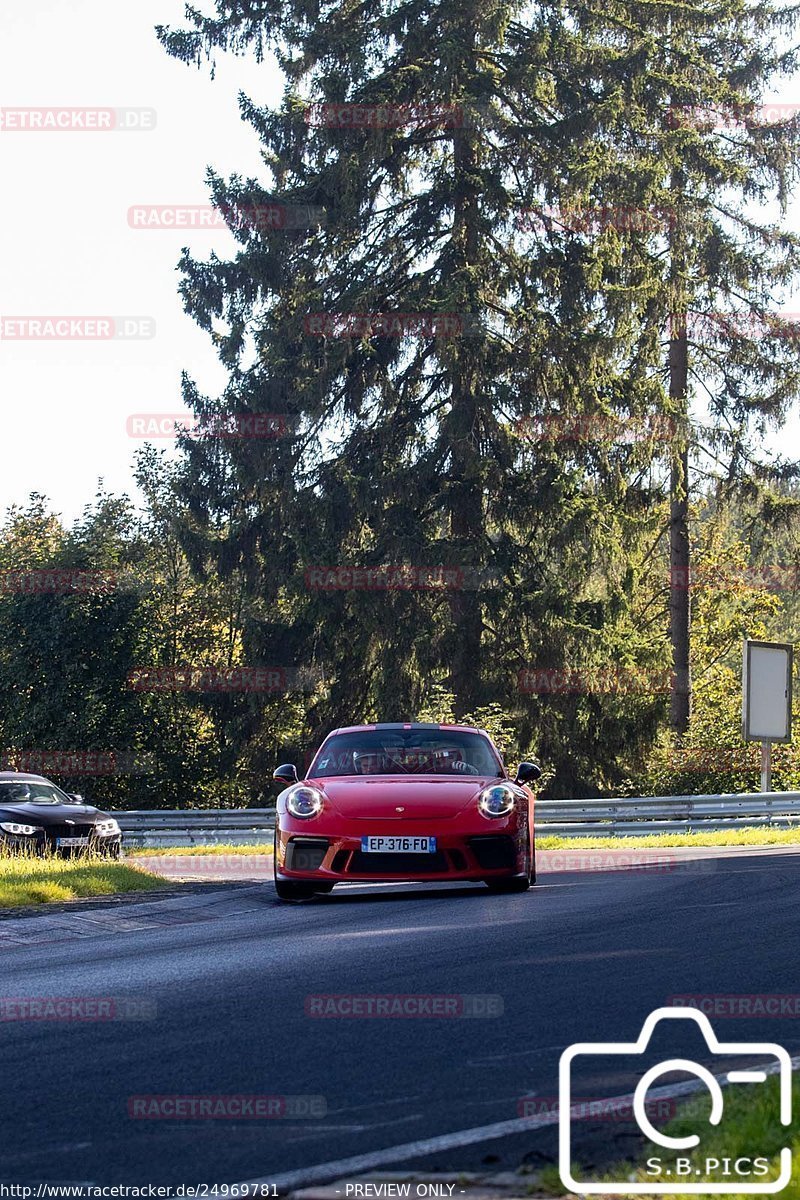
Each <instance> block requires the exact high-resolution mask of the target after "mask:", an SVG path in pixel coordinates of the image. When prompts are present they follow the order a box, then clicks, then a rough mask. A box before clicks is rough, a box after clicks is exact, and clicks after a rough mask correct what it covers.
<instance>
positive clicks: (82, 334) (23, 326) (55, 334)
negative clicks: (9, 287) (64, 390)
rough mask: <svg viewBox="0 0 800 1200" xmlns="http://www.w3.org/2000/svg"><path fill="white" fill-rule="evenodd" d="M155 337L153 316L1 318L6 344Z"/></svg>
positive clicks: (0, 327) (1, 329)
mask: <svg viewBox="0 0 800 1200" xmlns="http://www.w3.org/2000/svg"><path fill="white" fill-rule="evenodd" d="M155 336H156V323H155V320H154V318H153V317H112V316H8V317H0V339H1V340H2V341H5V342H112V341H123V342H125V341H127V342H134V341H148V340H150V339H151V338H154V337H155Z"/></svg>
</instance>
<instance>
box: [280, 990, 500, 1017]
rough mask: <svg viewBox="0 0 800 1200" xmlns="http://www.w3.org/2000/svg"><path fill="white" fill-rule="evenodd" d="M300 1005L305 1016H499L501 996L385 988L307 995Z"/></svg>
mask: <svg viewBox="0 0 800 1200" xmlns="http://www.w3.org/2000/svg"><path fill="white" fill-rule="evenodd" d="M303 1009H304V1011H305V1014H306V1016H307V1017H318V1018H320V1019H323V1020H324V1019H326V1018H327V1019H335V1018H340V1017H347V1018H351V1017H355V1018H361V1017H364V1018H367V1019H372V1018H376V1017H377V1018H394V1019H397V1020H417V1019H425V1018H436V1019H439V1020H441V1019H445V1020H447V1019H451V1020H458V1019H461V1018H475V1017H483V1018H487V1017H502V1015H503V997H502V996H496V995H480V994H476V995H464V994H456V995H444V994H433V995H428V994H419V995H413V994H410V993H400V992H388V993H386V994H384V995H359V994H355V993H351V994H348V993H337V994H327V993H320V994H317V995H312V996H306V998H305V1003H304V1005H303Z"/></svg>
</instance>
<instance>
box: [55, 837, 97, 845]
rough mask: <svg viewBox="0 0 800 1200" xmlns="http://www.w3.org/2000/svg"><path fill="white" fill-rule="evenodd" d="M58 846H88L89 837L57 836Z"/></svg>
mask: <svg viewBox="0 0 800 1200" xmlns="http://www.w3.org/2000/svg"><path fill="white" fill-rule="evenodd" d="M56 845H57V846H88V845H89V839H88V837H71V838H56Z"/></svg>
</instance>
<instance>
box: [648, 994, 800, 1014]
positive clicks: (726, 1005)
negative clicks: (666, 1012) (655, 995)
mask: <svg viewBox="0 0 800 1200" xmlns="http://www.w3.org/2000/svg"><path fill="white" fill-rule="evenodd" d="M666 1003H667V1004H668V1005H669V1006H670V1007H672V1008H694V1009H697V1010H698V1011H699V1012H702V1013H705V1015H706V1016H707V1017H732V1018H733V1017H784V1018H794V1019H795V1020H796V1019H797V1018H798V1017H800V994H798V993H796V992H793V993H770V992H750V993H739V994H733V993H729V994H725V993H705V994H686V995H680V996H668V997H667V1001H666Z"/></svg>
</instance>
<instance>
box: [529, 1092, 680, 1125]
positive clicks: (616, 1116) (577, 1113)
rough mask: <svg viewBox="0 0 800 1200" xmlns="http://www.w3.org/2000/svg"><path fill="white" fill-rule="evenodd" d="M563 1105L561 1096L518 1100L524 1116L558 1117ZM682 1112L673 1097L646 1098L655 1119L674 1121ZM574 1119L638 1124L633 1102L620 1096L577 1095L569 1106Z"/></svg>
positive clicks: (646, 1109)
mask: <svg viewBox="0 0 800 1200" xmlns="http://www.w3.org/2000/svg"><path fill="white" fill-rule="evenodd" d="M560 1111H561V1105H560V1102H559V1099H558V1096H522V1097H521V1099H520V1100H519V1101H518V1102H517V1115H518V1116H520V1117H547V1116H558V1114H559V1113H560ZM677 1111H678V1105H677V1101H675V1100H669V1099H655V1098H653V1097H647V1098H646V1099H645V1112H646V1113H647V1115H648V1116H649V1117H650V1118H651V1120H652V1119H653V1118H655V1119H656V1120H662V1121H670V1120H672V1118H673V1117H674V1116H675V1115H676V1113H677ZM569 1116H570V1120H571V1121H611V1122H613V1123H620V1124H627V1123H628V1122H633V1123H634V1124H635V1123H636V1118H635V1116H634V1113H633V1101H632V1100H630V1099H625V1098H624V1097H620V1098H619V1099H616V1098H614V1097H611V1098H609V1097H603V1098H602V1099H600V1098H597V1099H595V1098H591V1097H588V1096H587V1097H580V1096H574V1097H573V1098H572V1103H571V1105H570V1109H569Z"/></svg>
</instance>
